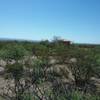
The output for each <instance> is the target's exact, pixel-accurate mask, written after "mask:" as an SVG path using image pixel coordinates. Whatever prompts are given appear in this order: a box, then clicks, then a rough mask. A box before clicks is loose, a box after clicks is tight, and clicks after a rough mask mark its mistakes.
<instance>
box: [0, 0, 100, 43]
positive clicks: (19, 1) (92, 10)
mask: <svg viewBox="0 0 100 100" xmlns="http://www.w3.org/2000/svg"><path fill="white" fill-rule="evenodd" d="M54 36H57V37H61V38H62V39H66V40H71V41H72V42H75V43H95V44H100V0H0V38H9V39H25V40H45V39H49V40H51V39H52V38H53V37H54Z"/></svg>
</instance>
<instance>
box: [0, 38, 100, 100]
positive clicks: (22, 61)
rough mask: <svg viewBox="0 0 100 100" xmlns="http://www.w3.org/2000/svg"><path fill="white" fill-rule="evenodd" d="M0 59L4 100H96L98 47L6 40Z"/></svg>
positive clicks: (99, 65)
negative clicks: (0, 61)
mask: <svg viewBox="0 0 100 100" xmlns="http://www.w3.org/2000/svg"><path fill="white" fill-rule="evenodd" d="M0 59H1V60H3V61H4V62H5V63H6V64H5V65H2V64H0V66H1V67H4V73H3V75H1V76H0V77H2V78H3V80H2V81H4V82H5V83H4V85H3V87H0V97H1V98H3V99H4V100H100V46H99V45H98V46H93V47H92V46H83V47H82V45H81V46H80V45H76V44H70V45H69V44H68V45H67V44H64V43H62V42H60V41H59V40H57V39H56V40H53V41H52V42H49V41H48V40H46V41H41V42H26V41H25V42H18V41H12V42H10V41H9V42H8V41H7V42H0ZM0 81H1V80H0ZM97 82H98V83H97ZM0 100H2V99H0Z"/></svg>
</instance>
